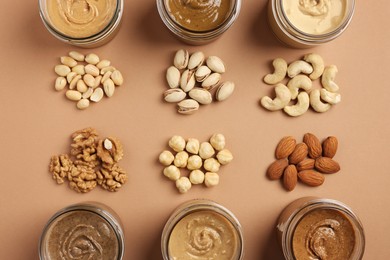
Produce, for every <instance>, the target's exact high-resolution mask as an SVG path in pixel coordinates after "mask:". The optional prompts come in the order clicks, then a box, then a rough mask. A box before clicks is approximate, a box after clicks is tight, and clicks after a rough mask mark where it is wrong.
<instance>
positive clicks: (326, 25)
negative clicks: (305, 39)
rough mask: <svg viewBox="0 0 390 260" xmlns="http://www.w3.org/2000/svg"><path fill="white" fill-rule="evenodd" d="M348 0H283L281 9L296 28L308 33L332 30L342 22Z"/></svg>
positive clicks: (322, 32)
mask: <svg viewBox="0 0 390 260" xmlns="http://www.w3.org/2000/svg"><path fill="white" fill-rule="evenodd" d="M347 2H348V0H283V10H284V13H285V14H286V16H287V18H288V20H289V21H290V22H291V24H292V25H294V26H295V27H296V28H297V29H299V30H301V31H302V32H304V33H308V34H315V35H317V34H325V33H328V32H331V31H334V30H335V29H336V28H338V27H339V26H340V24H341V23H342V22H343V20H344V18H345V15H346V8H347Z"/></svg>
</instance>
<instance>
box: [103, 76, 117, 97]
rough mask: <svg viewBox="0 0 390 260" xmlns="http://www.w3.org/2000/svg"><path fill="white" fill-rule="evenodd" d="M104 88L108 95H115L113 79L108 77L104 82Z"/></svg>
mask: <svg viewBox="0 0 390 260" xmlns="http://www.w3.org/2000/svg"><path fill="white" fill-rule="evenodd" d="M103 89H104V93H106V96H107V97H112V96H113V95H114V92H115V84H114V82H113V81H112V80H111V79H107V80H106V81H104V83H103Z"/></svg>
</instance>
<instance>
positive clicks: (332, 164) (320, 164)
mask: <svg viewBox="0 0 390 260" xmlns="http://www.w3.org/2000/svg"><path fill="white" fill-rule="evenodd" d="M314 167H315V168H316V169H317V170H318V171H319V172H322V173H336V172H338V171H340V165H339V163H338V162H336V161H335V160H333V159H332V158H328V157H319V158H317V159H316V162H315V165H314Z"/></svg>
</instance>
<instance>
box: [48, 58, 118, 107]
mask: <svg viewBox="0 0 390 260" xmlns="http://www.w3.org/2000/svg"><path fill="white" fill-rule="evenodd" d="M60 60H61V64H59V65H56V66H55V68H54V71H55V73H56V74H57V75H58V77H57V79H56V81H55V85H54V88H55V90H57V91H61V90H63V89H64V88H65V87H67V86H68V88H69V89H68V90H67V91H66V92H65V95H66V97H67V98H68V99H69V100H72V101H76V102H77V103H76V106H77V108H78V109H86V108H87V107H89V105H90V101H92V102H95V103H97V102H99V101H100V100H101V99H102V98H103V97H104V94H105V95H106V97H112V96H113V95H114V92H115V88H116V86H120V85H122V84H123V76H122V73H121V72H120V71H119V70H117V69H116V68H115V67H113V66H111V62H110V61H109V60H101V59H100V58H99V56H98V55H96V54H94V53H90V54H88V55H86V56H84V55H83V54H81V53H79V52H76V51H71V52H69V56H62V57H61V58H60Z"/></svg>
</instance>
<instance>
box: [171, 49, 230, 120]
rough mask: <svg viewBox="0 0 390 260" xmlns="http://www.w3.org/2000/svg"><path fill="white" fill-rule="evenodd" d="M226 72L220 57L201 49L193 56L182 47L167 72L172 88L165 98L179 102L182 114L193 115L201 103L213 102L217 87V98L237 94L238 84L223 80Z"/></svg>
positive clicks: (220, 98) (179, 110)
mask: <svg viewBox="0 0 390 260" xmlns="http://www.w3.org/2000/svg"><path fill="white" fill-rule="evenodd" d="M225 71H226V67H225V64H224V62H223V61H222V60H221V59H220V58H219V57H217V56H209V57H208V58H206V57H205V55H204V53H203V52H201V51H197V52H194V53H192V54H191V55H189V53H188V51H187V50H178V51H177V52H176V54H175V57H174V59H173V66H170V67H169V68H168V69H167V72H166V79H167V82H168V86H169V87H170V89H169V90H167V91H165V92H164V100H165V101H166V102H169V103H177V107H178V110H177V111H178V112H179V113H180V114H192V113H194V112H195V111H197V110H198V109H199V106H200V105H208V104H211V103H212V101H213V95H212V91H213V90H214V89H216V91H215V99H216V100H218V101H223V100H226V99H227V98H229V97H230V96H231V95H232V94H233V91H234V83H233V82H231V81H226V82H221V78H222V74H223V73H225Z"/></svg>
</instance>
